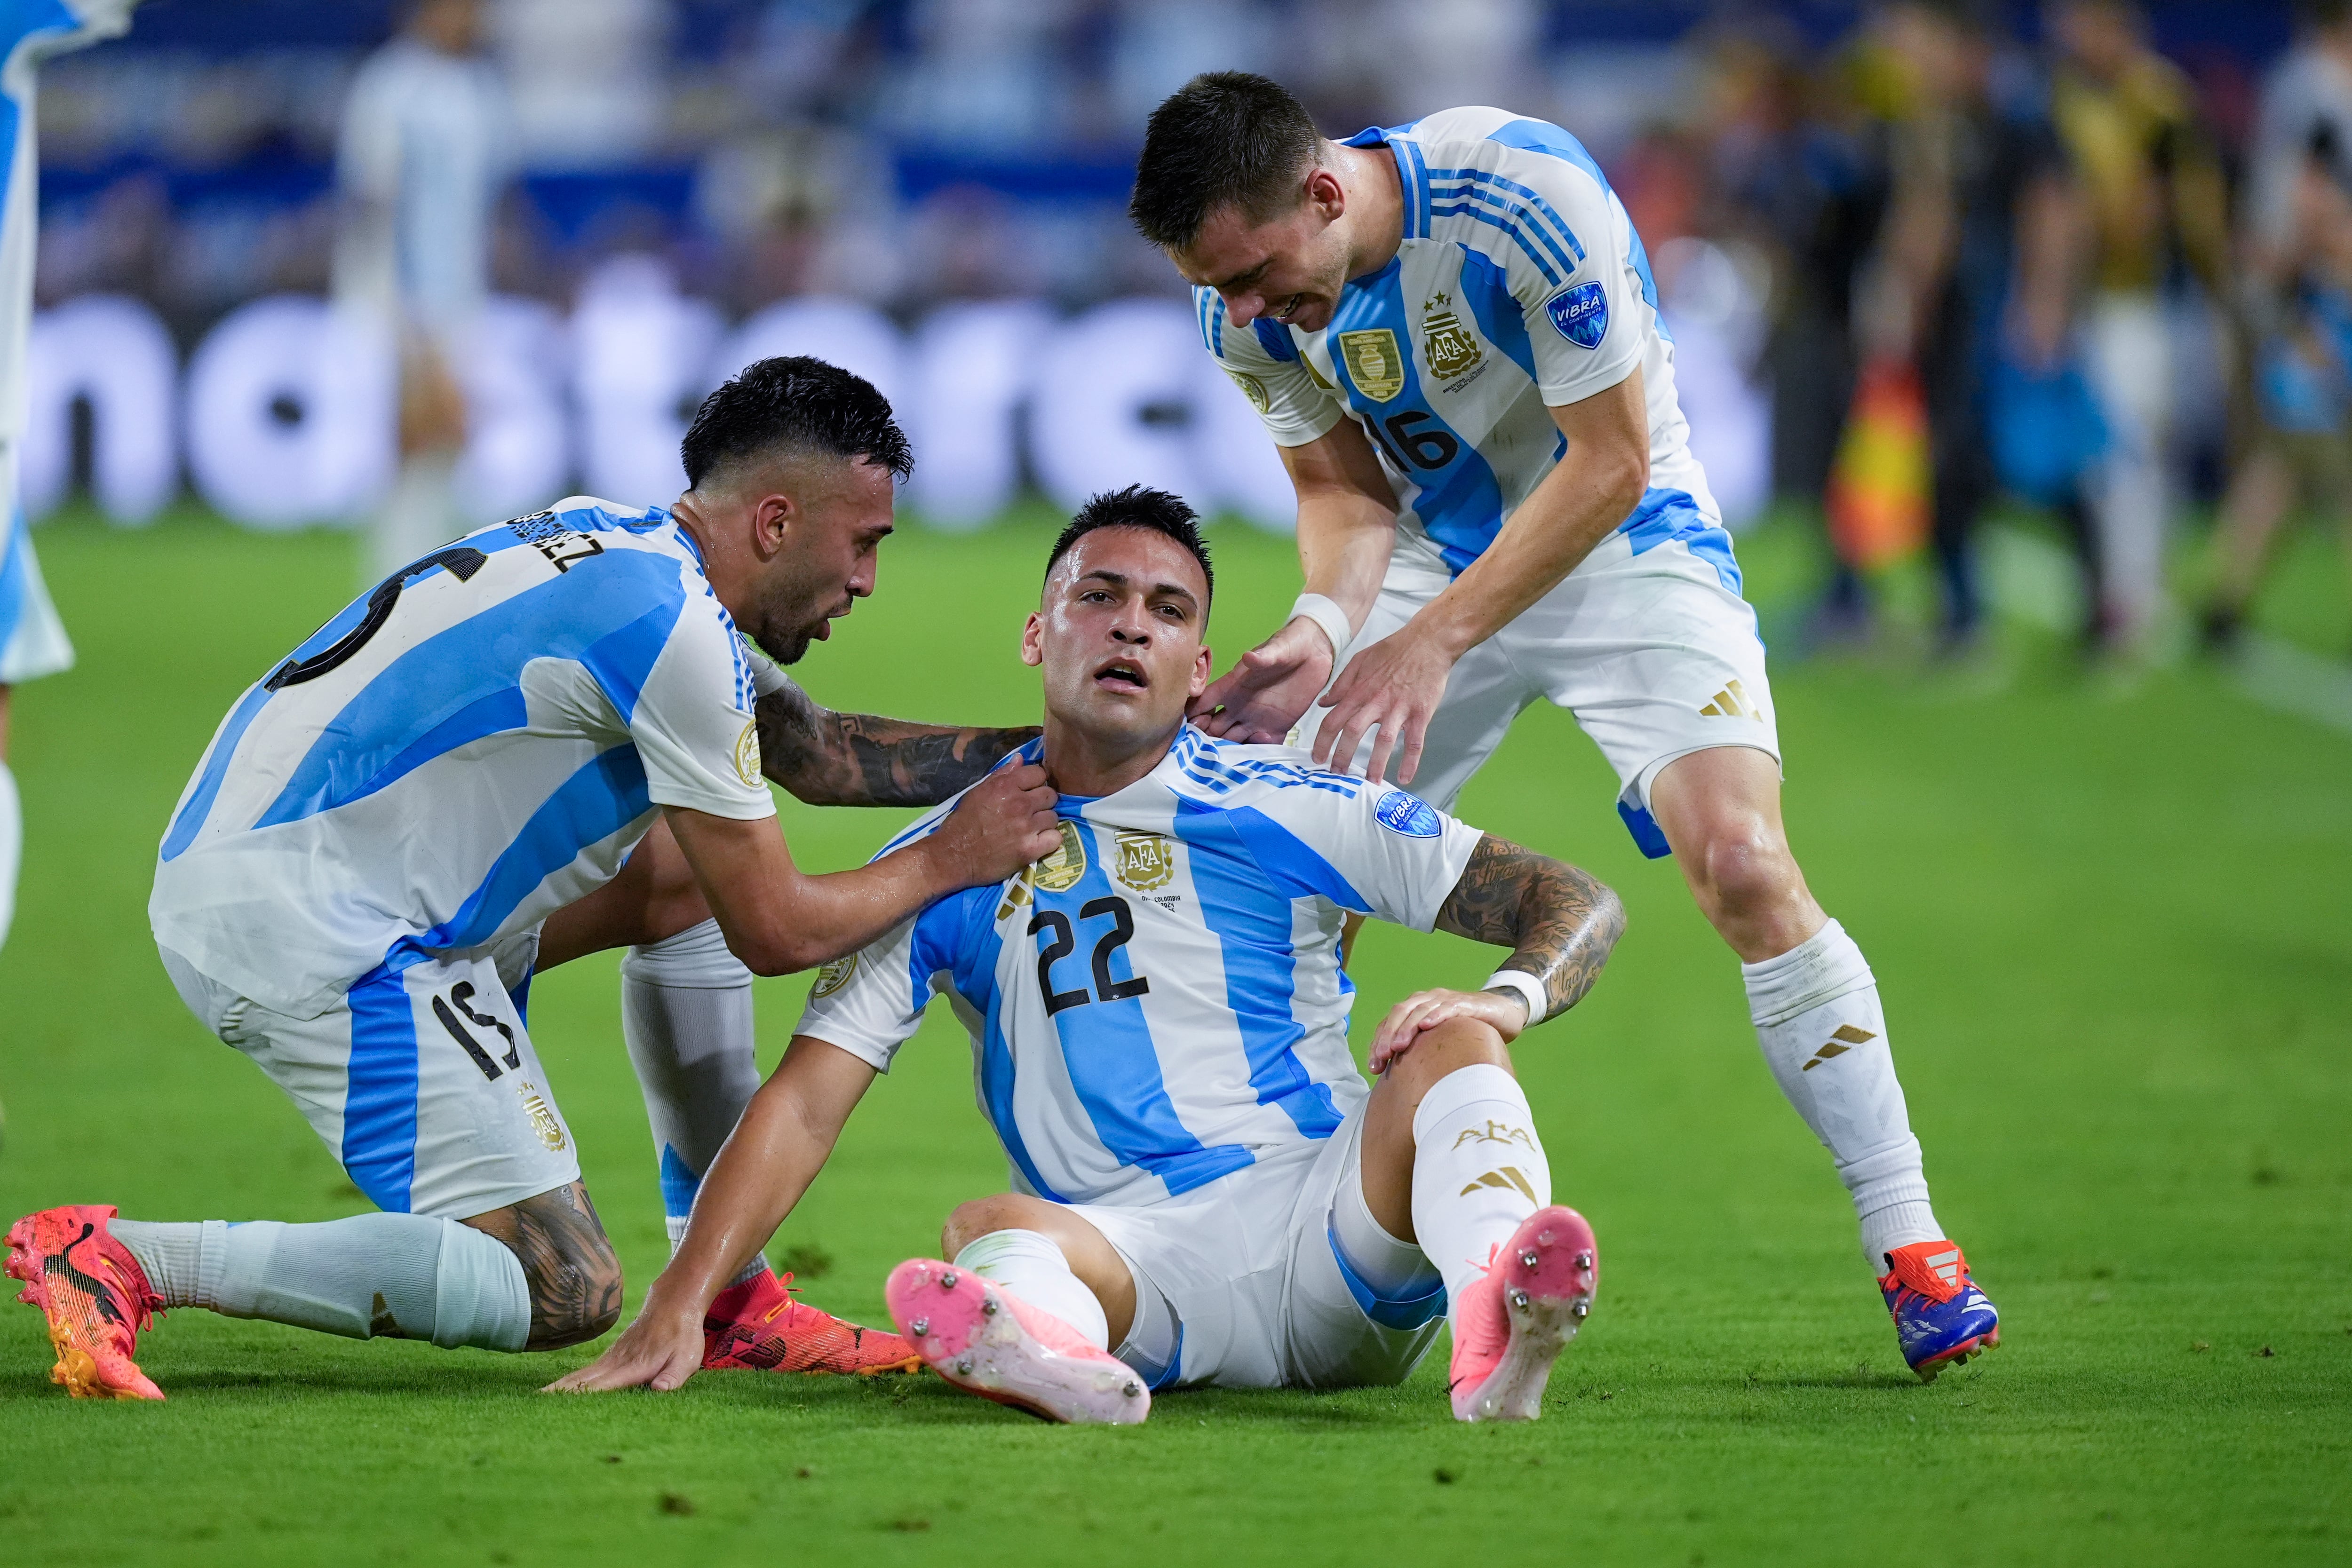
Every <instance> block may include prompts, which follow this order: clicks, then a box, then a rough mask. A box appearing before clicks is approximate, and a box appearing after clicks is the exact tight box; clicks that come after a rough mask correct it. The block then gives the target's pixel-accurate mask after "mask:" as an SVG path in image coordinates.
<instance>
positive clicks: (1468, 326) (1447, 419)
mask: <svg viewBox="0 0 2352 1568" xmlns="http://www.w3.org/2000/svg"><path fill="white" fill-rule="evenodd" d="M1348 140H1349V145H1351V146H1356V147H1381V148H1384V149H1386V151H1387V152H1389V153H1390V154H1391V156H1393V157H1394V158H1395V160H1396V167H1397V179H1398V184H1399V188H1400V191H1401V193H1402V196H1403V202H1404V214H1403V230H1404V232H1403V238H1402V240H1401V241H1400V243H1399V244H1398V246H1397V253H1396V255H1395V256H1393V257H1392V258H1391V260H1390V261H1389V264H1388V265H1387V266H1385V267H1381V269H1380V270H1379V271H1377V272H1374V273H1372V274H1370V275H1369V276H1367V277H1358V278H1355V279H1352V280H1351V281H1349V284H1348V285H1347V287H1344V288H1343V289H1341V290H1340V295H1339V304H1338V307H1337V308H1336V310H1335V312H1334V314H1333V316H1332V318H1331V321H1330V323H1329V325H1328V326H1327V327H1325V328H1323V329H1320V330H1318V331H1313V332H1308V331H1305V330H1303V329H1299V328H1296V327H1286V326H1284V325H1283V324H1282V323H1281V322H1278V321H1276V320H1274V319H1271V318H1268V317H1260V318H1258V319H1256V320H1255V321H1253V322H1250V323H1248V324H1246V325H1242V326H1236V325H1235V324H1234V322H1233V321H1232V320H1231V319H1228V317H1227V316H1226V313H1225V306H1224V301H1223V299H1222V298H1219V297H1218V295H1217V293H1216V291H1215V290H1213V289H1210V288H1195V289H1194V290H1193V291H1192V298H1193V304H1194V308H1195V309H1196V310H1197V311H1198V313H1199V318H1200V329H1201V339H1202V342H1203V343H1205V344H1206V345H1207V346H1208V349H1209V351H1210V352H1211V353H1212V354H1213V355H1215V356H1216V358H1217V361H1218V363H1219V364H1220V365H1222V366H1223V369H1224V371H1225V372H1226V374H1228V375H1230V376H1231V377H1232V378H1233V380H1234V384H1236V385H1237V386H1239V387H1240V388H1241V389H1242V391H1243V392H1244V393H1245V394H1247V396H1248V397H1249V400H1250V402H1251V403H1252V404H1253V405H1255V407H1256V409H1257V411H1258V414H1259V416H1260V417H1261V418H1262V419H1263V420H1264V421H1265V426H1266V429H1267V431H1268V432H1269V433H1270V434H1272V435H1273V437H1274V439H1275V442H1276V444H1278V445H1282V446H1303V445H1305V444H1307V443H1308V442H1311V441H1314V440H1317V439H1318V438H1319V437H1321V436H1322V435H1324V434H1327V433H1328V432H1329V431H1330V429H1331V428H1332V427H1333V426H1334V425H1336V424H1338V423H1339V421H1340V420H1342V419H1352V420H1354V421H1355V422H1356V423H1358V424H1359V425H1360V426H1361V427H1362V428H1363V432H1364V434H1365V435H1366V436H1367V437H1369V438H1370V441H1371V444H1372V445H1373V447H1374V449H1375V450H1376V451H1378V452H1379V454H1380V460H1381V467H1382V468H1383V469H1384V470H1385V471H1386V472H1387V474H1388V476H1389V479H1390V482H1391V485H1392V486H1395V487H1396V489H1397V494H1398V498H1399V506H1400V513H1399V518H1398V521H1399V524H1400V526H1401V527H1402V529H1403V530H1404V533H1405V536H1406V537H1407V538H1410V539H1413V540H1415V541H1416V542H1424V541H1425V543H1426V545H1427V546H1428V548H1429V549H1430V550H1431V551H1432V552H1433V554H1434V556H1435V557H1436V558H1437V559H1442V560H1443V562H1444V566H1445V570H1447V571H1449V572H1451V573H1454V574H1456V575H1459V574H1460V573H1461V572H1462V571H1463V570H1465V568H1467V567H1468V566H1469V564H1470V563H1471V562H1472V561H1474V560H1475V559H1478V557H1479V556H1481V555H1483V554H1484V553H1486V548H1487V547H1488V546H1489V545H1491V544H1493V543H1494V541H1495V536H1496V534H1497V533H1499V532H1501V531H1502V528H1503V524H1504V523H1505V521H1506V520H1507V519H1508V518H1509V517H1510V516H1511V514H1512V513H1513V512H1515V511H1517V509H1518V507H1519V504H1520V503H1521V502H1523V501H1525V500H1526V499H1527V498H1528V496H1529V495H1530V494H1532V493H1533V492H1534V490H1535V488H1536V486H1538V485H1539V484H1541V483H1542V482H1543V480H1544V478H1545V476H1548V475H1549V474H1550V472H1551V471H1552V469H1553V467H1554V466H1555V465H1558V464H1559V460H1560V458H1561V457H1562V456H1563V455H1565V454H1566V452H1567V449H1568V444H1567V441H1566V439H1565V438H1564V437H1563V436H1562V435H1561V434H1560V433H1559V427H1558V426H1557V425H1555V424H1554V423H1552V418H1551V415H1550V413H1549V412H1548V408H1547V405H1559V404H1567V403H1573V402H1582V401H1583V400H1584V399H1586V398H1589V397H1591V396H1593V395H1595V394H1596V393H1599V392H1606V391H1608V390H1609V389H1610V388H1611V387H1613V386H1615V385H1617V384H1618V383H1619V382H1622V381H1623V380H1625V378H1626V377H1627V376H1629V375H1631V374H1632V373H1633V371H1635V370H1639V371H1641V372H1642V387H1643V398H1644V401H1645V402H1646V405H1647V413H1648V414H1649V425H1650V487H1649V490H1648V491H1647V493H1646V494H1644V495H1643V497H1642V500H1641V503H1640V504H1639V505H1638V506H1636V507H1634V509H1633V514H1632V515H1631V516H1629V517H1626V518H1625V520H1624V521H1623V523H1622V524H1621V525H1620V527H1619V528H1618V532H1620V533H1621V534H1623V535H1624V536H1625V537H1626V538H1628V539H1629V540H1630V541H1631V545H1632V549H1633V553H1634V554H1635V555H1640V554H1643V553H1644V552H1646V551H1648V550H1650V549H1654V548H1656V547H1657V546H1659V545H1661V544H1664V543H1665V542H1667V541H1668V540H1670V539H1671V540H1680V541H1682V542H1683V543H1684V544H1685V546H1686V547H1687V548H1688V549H1691V550H1692V551H1693V552H1694V553H1696V554H1700V555H1702V556H1704V557H1705V558H1706V559H1708V560H1709V561H1710V562H1711V563H1712V564H1714V565H1715V566H1716V568H1717V571H1718V572H1719V573H1720V574H1721V575H1722V577H1723V580H1724V586H1725V587H1726V588H1727V589H1729V590H1730V591H1733V592H1735V593H1736V592H1738V569H1737V568H1736V566H1734V565H1733V562H1732V558H1731V552H1730V548H1729V541H1728V538H1727V536H1726V535H1725V534H1724V533H1723V530H1722V528H1721V515H1720V513H1718V512H1717V508H1716V504H1715V498H1714V497H1713V496H1712V495H1710V494H1709V493H1708V490H1707V487H1706V476H1705V474H1703V473H1702V472H1701V471H1700V468H1699V465H1698V463H1697V460H1696V459H1695V458H1694V457H1693V456H1692V455H1691V451H1690V445H1689V442H1688V436H1689V434H1690V427H1689V425H1688V424H1687V423H1685V421H1684V419H1683V413H1682V407H1681V404H1680V403H1679V402H1677V401H1676V399H1675V352H1674V340H1673V338H1672V337H1671V336H1670V335H1669V334H1668V333H1667V331H1666V329H1665V327H1664V323H1663V322H1661V321H1660V319H1659V318H1658V289H1657V284H1656V282H1655V280H1654V278H1653V277H1652V275H1651V272H1650V258H1649V256H1648V254H1647V253H1646V252H1645V251H1644V250H1643V247H1642V236H1641V235H1639V234H1637V233H1635V232H1634V229H1633V221H1632V220H1631V219H1630V218H1628V217H1627V216H1626V215H1625V208H1624V205H1623V204H1622V203H1621V202H1619V201H1618V199H1617V196H1616V193H1614V192H1612V190H1611V189H1610V188H1609V182H1608V179H1607V178H1606V176H1604V175H1603V174H1602V173H1601V166H1600V165H1599V164H1598V163H1596V162H1593V161H1592V157H1591V154H1590V153H1588V152H1585V150H1584V147H1583V145H1582V144H1581V143H1580V142H1579V141H1577V140H1576V138H1575V137H1573V136H1570V134H1569V133H1568V132H1567V131H1562V130H1561V129H1560V128H1559V127H1558V126H1556V125H1550V124H1547V123H1546V122H1544V121H1542V120H1527V119H1522V118H1519V117H1517V116H1514V115H1512V114H1509V113H1507V112H1506V111H1505V110H1499V109H1449V110H1445V111H1444V113H1441V114H1433V115H1430V116H1429V117H1427V118H1426V119H1423V120H1416V121H1415V122H1413V123H1412V124H1411V125H1405V126H1399V127H1395V128H1393V129H1391V130H1385V131H1364V132H1363V133H1361V134H1360V135H1357V136H1352V137H1349V139H1348ZM1602 554H1603V552H1598V551H1596V552H1595V556H1596V559H1597V558H1599V557H1601V555H1602Z"/></svg>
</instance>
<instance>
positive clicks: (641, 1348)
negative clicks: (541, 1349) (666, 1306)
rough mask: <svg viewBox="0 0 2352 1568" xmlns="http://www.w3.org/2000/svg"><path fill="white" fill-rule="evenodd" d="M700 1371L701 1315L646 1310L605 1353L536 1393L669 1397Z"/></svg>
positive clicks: (697, 1313) (696, 1313)
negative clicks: (617, 1391) (626, 1392)
mask: <svg viewBox="0 0 2352 1568" xmlns="http://www.w3.org/2000/svg"><path fill="white" fill-rule="evenodd" d="M701 1369H702V1314H701V1313H699V1312H689V1313H683V1314H681V1313H677V1312H655V1311H654V1310H652V1309H651V1308H650V1307H648V1309H647V1310H646V1312H640V1313H639V1314H638V1315H637V1321H636V1322H633V1323H631V1324H630V1325H629V1326H628V1329H627V1330H626V1332H625V1333H623V1334H622V1335H621V1337H620V1338H619V1339H616V1340H614V1342H613V1343H612V1346H611V1348H609V1349H607V1350H606V1351H605V1352H604V1354H602V1355H600V1356H598V1357H597V1358H596V1359H595V1360H593V1361H592V1362H590V1363H589V1364H587V1365H585V1366H583V1367H581V1368H580V1369H579V1370H578V1371H576V1372H569V1373H566V1374H564V1375H562V1377H559V1378H557V1379H556V1380H555V1381H554V1382H552V1383H551V1384H549V1385H547V1386H546V1387H545V1388H543V1389H541V1390H540V1392H541V1393H542V1394H602V1393H604V1392H605V1391H607V1390H609V1389H614V1388H650V1389H652V1390H653V1391H654V1392H655V1393H656V1394H667V1393H668V1392H670V1391H671V1390H672V1389H674V1388H676V1387H677V1386H678V1385H681V1384H683V1383H684V1382H685V1381H686V1380H687V1379H688V1378H689V1377H692V1376H693V1375H695V1374H696V1373H697V1372H698V1371H700V1370H701Z"/></svg>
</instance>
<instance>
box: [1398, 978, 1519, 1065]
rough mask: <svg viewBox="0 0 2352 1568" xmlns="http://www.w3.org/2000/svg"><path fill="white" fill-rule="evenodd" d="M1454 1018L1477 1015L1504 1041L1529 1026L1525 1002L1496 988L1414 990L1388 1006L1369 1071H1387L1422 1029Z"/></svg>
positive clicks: (1408, 1047) (1473, 1017)
mask: <svg viewBox="0 0 2352 1568" xmlns="http://www.w3.org/2000/svg"><path fill="white" fill-rule="evenodd" d="M1454 1019H1478V1020H1479V1021H1480V1022H1481V1023H1485V1024H1490V1025H1492V1026H1493V1027H1494V1030H1495V1032H1496V1034H1499V1035H1501V1036H1502V1037H1503V1043H1504V1044H1506V1045H1507V1044H1509V1043H1510V1042H1511V1041H1512V1040H1517V1039H1518V1037H1519V1031H1520V1030H1524V1029H1526V1028H1527V1027H1528V1004H1527V1002H1526V1001H1525V1000H1524V999H1523V998H1519V997H1517V996H1506V995H1504V994H1503V993H1501V992H1499V991H1449V990H1430V991H1415V992H1414V993H1413V994H1412V995H1411V996H1409V997H1407V998H1405V999H1404V1000H1402V1001H1401V1002H1399V1003H1398V1004H1397V1005H1396V1006H1394V1007H1392V1008H1391V1009H1389V1016H1388V1017H1386V1018H1384V1019H1381V1027H1380V1030H1379V1031H1378V1032H1377V1033H1375V1034H1374V1035H1373V1036H1372V1071H1374V1072H1386V1071H1388V1070H1389V1064H1390V1063H1391V1062H1393V1061H1396V1059H1397V1058H1398V1057H1400V1056H1402V1055H1403V1054H1404V1053H1405V1052H1406V1051H1410V1050H1412V1042H1413V1041H1414V1040H1419V1039H1420V1038H1421V1036H1422V1034H1423V1031H1424V1030H1433V1029H1435V1028H1436V1027H1437V1026H1438V1025H1439V1024H1442V1023H1449V1022H1451V1021H1453V1020H1454Z"/></svg>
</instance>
